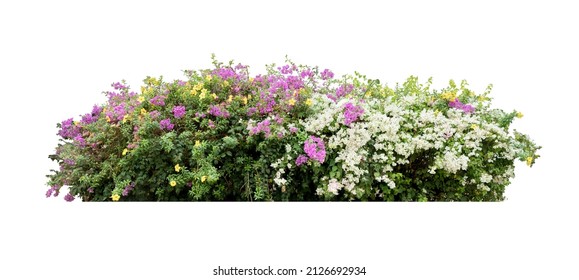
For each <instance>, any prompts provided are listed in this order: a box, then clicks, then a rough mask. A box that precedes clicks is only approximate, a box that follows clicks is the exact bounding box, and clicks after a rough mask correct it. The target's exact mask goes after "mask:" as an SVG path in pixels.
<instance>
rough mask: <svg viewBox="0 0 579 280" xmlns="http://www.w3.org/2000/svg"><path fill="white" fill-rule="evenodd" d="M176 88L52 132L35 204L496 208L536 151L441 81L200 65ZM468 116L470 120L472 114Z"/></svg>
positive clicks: (118, 89)
mask: <svg viewBox="0 0 579 280" xmlns="http://www.w3.org/2000/svg"><path fill="white" fill-rule="evenodd" d="M213 63H214V66H215V68H214V69H203V70H186V71H184V74H185V76H186V78H185V79H180V80H175V81H164V80H163V79H162V77H161V78H154V77H147V78H146V79H145V80H144V81H143V82H144V85H143V86H141V91H140V93H136V92H133V91H131V89H130V87H129V86H128V85H126V84H125V82H124V81H122V82H115V83H113V84H112V85H111V86H112V88H113V90H111V91H107V92H105V94H106V96H107V102H106V103H105V104H102V105H95V106H94V107H93V108H92V110H91V111H90V113H87V114H84V115H81V116H80V120H79V121H74V119H73V118H69V119H66V120H64V121H62V122H61V123H59V124H58V125H57V128H58V132H57V134H58V135H59V136H60V137H61V138H62V142H61V143H59V145H58V146H57V148H56V152H55V154H53V155H50V158H51V159H52V160H54V161H56V162H57V163H58V164H59V168H58V169H57V170H56V171H54V172H53V174H50V175H49V176H48V178H49V179H48V185H49V189H48V190H47V191H46V196H47V197H52V196H57V195H58V194H59V192H60V189H61V187H63V186H69V193H67V194H66V195H65V197H64V199H65V200H66V201H73V200H74V199H75V198H76V197H79V198H80V199H81V200H83V201H143V200H146V201H197V200H386V201H436V200H441V201H456V200H477V201H496V200H502V199H504V197H503V193H504V190H505V187H506V186H507V185H508V184H509V182H510V179H511V178H512V177H513V176H514V161H515V160H516V159H518V160H521V161H523V162H525V163H527V164H528V165H529V166H532V165H533V164H534V163H535V162H536V159H537V158H539V155H538V154H537V150H538V149H540V147H539V146H537V145H536V144H535V143H534V142H533V141H532V140H531V139H530V138H529V137H528V136H527V135H524V134H521V133H519V132H516V131H514V132H512V131H510V130H509V125H510V124H511V122H512V121H513V119H514V118H517V117H522V114H521V113H520V112H516V111H514V112H512V113H508V112H505V111H503V110H499V109H492V108H491V107H490V103H489V100H490V98H488V95H489V92H490V87H489V89H487V90H486V91H485V92H484V93H482V94H477V93H475V92H473V91H472V90H470V89H468V88H467V86H466V85H467V84H466V82H463V83H461V84H460V85H457V84H455V83H454V81H451V82H450V83H449V86H448V87H446V88H444V89H442V90H441V91H437V90H432V89H430V81H428V83H427V84H426V85H424V84H421V83H419V82H418V79H417V78H416V77H410V78H409V79H408V80H407V81H406V82H405V83H403V85H402V86H396V87H395V88H390V87H388V86H385V85H381V84H380V82H379V81H378V80H371V79H367V78H366V77H365V76H363V75H360V74H358V73H356V74H355V75H344V76H342V77H341V78H335V74H334V73H333V72H332V71H330V70H329V69H324V70H320V69H319V68H318V67H309V66H304V65H296V64H294V63H293V62H291V61H289V60H288V61H286V63H285V64H284V65H280V66H275V65H269V66H267V73H265V74H261V75H256V76H251V75H250V74H249V68H248V67H247V66H245V65H241V64H237V65H234V64H233V62H231V63H229V65H227V64H223V63H221V62H218V61H216V60H214V61H213ZM475 108H476V110H475Z"/></svg>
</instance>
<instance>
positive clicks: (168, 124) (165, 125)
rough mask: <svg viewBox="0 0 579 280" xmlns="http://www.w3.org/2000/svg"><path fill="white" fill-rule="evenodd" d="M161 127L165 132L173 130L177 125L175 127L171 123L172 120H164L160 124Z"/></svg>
mask: <svg viewBox="0 0 579 280" xmlns="http://www.w3.org/2000/svg"><path fill="white" fill-rule="evenodd" d="M159 126H160V127H161V129H163V130H167V131H171V130H173V127H174V126H175V125H173V124H172V123H171V120H170V119H164V120H162V121H160V122H159Z"/></svg>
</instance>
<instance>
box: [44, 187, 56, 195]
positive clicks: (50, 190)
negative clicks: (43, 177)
mask: <svg viewBox="0 0 579 280" xmlns="http://www.w3.org/2000/svg"><path fill="white" fill-rule="evenodd" d="M52 194H54V196H55V197H56V196H57V195H58V186H57V185H53V186H52V187H50V189H48V190H47V191H46V197H50V196H51V195H52Z"/></svg>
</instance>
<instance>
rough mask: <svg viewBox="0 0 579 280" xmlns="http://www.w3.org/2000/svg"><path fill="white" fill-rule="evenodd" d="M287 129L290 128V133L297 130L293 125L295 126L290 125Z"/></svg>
mask: <svg viewBox="0 0 579 280" xmlns="http://www.w3.org/2000/svg"><path fill="white" fill-rule="evenodd" d="M289 130H290V132H291V133H296V132H298V128H297V127H295V126H292V127H290V129H289Z"/></svg>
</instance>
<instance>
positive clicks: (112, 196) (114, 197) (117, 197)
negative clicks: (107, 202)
mask: <svg viewBox="0 0 579 280" xmlns="http://www.w3.org/2000/svg"><path fill="white" fill-rule="evenodd" d="M111 198H112V199H113V201H119V199H120V198H121V196H120V195H118V194H116V193H115V194H113V195H111Z"/></svg>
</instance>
